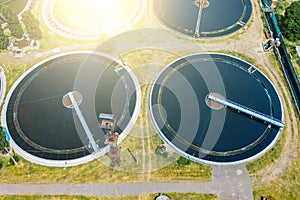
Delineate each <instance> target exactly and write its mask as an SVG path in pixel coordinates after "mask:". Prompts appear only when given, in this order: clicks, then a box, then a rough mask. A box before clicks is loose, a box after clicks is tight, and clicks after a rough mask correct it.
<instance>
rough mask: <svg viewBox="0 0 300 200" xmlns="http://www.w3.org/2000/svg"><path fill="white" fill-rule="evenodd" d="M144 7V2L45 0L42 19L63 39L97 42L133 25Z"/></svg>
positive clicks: (139, 17)
mask: <svg viewBox="0 0 300 200" xmlns="http://www.w3.org/2000/svg"><path fill="white" fill-rule="evenodd" d="M144 7H145V0H128V1H122V0H110V1H105V0H86V1H81V0H59V1H58V0H45V1H44V2H43V10H42V17H43V20H44V22H45V24H46V25H47V27H48V28H49V29H50V30H51V31H53V32H55V33H57V34H59V35H61V36H63V37H67V38H72V39H82V40H98V39H99V38H100V37H103V36H104V37H105V36H108V35H116V34H119V33H121V32H123V31H125V30H127V29H128V28H130V27H131V26H133V25H134V24H136V23H137V22H138V21H139V20H140V19H141V17H142V15H143V12H144Z"/></svg>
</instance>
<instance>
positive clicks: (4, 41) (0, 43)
mask: <svg viewBox="0 0 300 200" xmlns="http://www.w3.org/2000/svg"><path fill="white" fill-rule="evenodd" d="M8 43H9V41H8V37H7V36H6V35H4V31H3V29H2V28H0V49H6V48H7V46H8Z"/></svg>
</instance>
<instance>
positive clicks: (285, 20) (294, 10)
mask: <svg viewBox="0 0 300 200" xmlns="http://www.w3.org/2000/svg"><path fill="white" fill-rule="evenodd" d="M279 26H280V29H281V32H282V33H283V35H284V36H285V37H286V38H287V39H288V40H291V41H293V42H295V41H297V40H300V1H295V2H293V3H292V4H291V5H290V6H289V7H288V8H287V9H286V10H285V14H284V16H281V17H280V21H279Z"/></svg>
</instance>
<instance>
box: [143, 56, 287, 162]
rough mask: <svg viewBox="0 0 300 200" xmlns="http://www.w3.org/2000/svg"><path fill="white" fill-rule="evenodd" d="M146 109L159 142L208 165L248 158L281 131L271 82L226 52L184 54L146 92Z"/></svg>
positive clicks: (278, 103) (271, 142) (278, 104)
mask: <svg viewBox="0 0 300 200" xmlns="http://www.w3.org/2000/svg"><path fill="white" fill-rule="evenodd" d="M216 99H217V100H216ZM224 101H225V103H224ZM226 103H229V104H226ZM230 103H231V104H230ZM149 106H150V114H151V119H152V121H153V123H154V125H155V127H156V129H157V130H158V132H159V134H160V136H161V137H162V138H163V140H164V141H165V142H166V143H168V144H169V145H171V147H173V148H174V149H175V150H176V151H177V152H179V153H180V154H181V155H184V156H186V157H187V158H189V159H192V160H194V161H197V162H201V163H207V164H217V165H227V164H238V163H243V162H246V161H250V160H253V159H255V158H257V157H259V156H260V155H262V154H263V153H264V152H266V151H267V150H269V149H270V148H271V147H272V146H273V145H274V144H275V142H276V141H277V139H278V137H279V136H280V132H281V130H282V128H283V111H282V105H281V101H280V98H279V95H278V93H277V91H276V89H275V87H274V86H273V84H272V83H271V82H270V80H269V79H268V78H267V77H266V76H265V75H264V74H263V73H262V72H261V71H259V70H258V69H257V68H256V67H255V66H253V65H251V64H250V63H248V62H245V61H243V60H240V59H238V58H235V57H232V56H229V55H225V54H217V53H210V54H194V55H189V56H186V57H182V58H180V59H177V60H175V61H174V62H172V63H171V64H169V65H168V66H166V68H165V69H163V70H162V71H161V72H160V74H159V75H158V76H157V77H156V79H155V81H154V84H153V86H152V88H151V91H150V99H149ZM256 114H258V115H259V116H256ZM264 117H266V118H267V119H266V118H264Z"/></svg>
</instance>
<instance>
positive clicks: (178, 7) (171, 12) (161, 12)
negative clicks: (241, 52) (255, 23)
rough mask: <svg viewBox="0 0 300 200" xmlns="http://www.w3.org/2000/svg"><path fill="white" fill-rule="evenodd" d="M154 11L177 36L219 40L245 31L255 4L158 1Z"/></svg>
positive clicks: (237, 0)
mask: <svg viewBox="0 0 300 200" xmlns="http://www.w3.org/2000/svg"><path fill="white" fill-rule="evenodd" d="M154 10H155V13H156V16H157V18H158V19H159V21H160V22H161V23H162V24H163V25H165V26H166V27H168V28H170V29H172V30H174V31H176V32H179V33H181V34H185V35H188V36H193V37H218V36H223V35H228V34H231V33H234V32H235V31H237V30H239V29H241V28H243V27H245V26H246V24H247V23H248V21H249V19H250V17H251V13H252V4H251V1H250V0H224V1H218V0H188V1H187V0H157V1H154ZM197 21H198V22H199V23H198V24H197ZM196 27H198V31H196V30H197V28H196ZM195 32H197V33H195Z"/></svg>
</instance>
